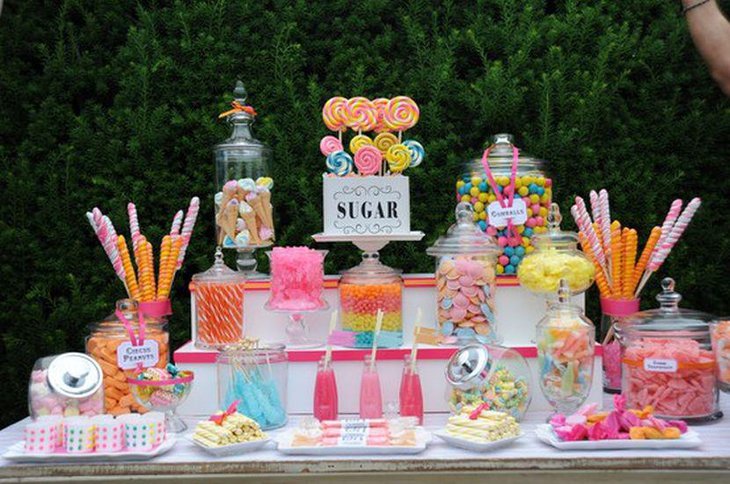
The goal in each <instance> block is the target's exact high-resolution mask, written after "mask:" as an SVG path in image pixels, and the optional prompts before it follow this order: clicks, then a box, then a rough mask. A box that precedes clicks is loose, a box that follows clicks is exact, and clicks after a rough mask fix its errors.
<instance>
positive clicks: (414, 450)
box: [277, 427, 431, 455]
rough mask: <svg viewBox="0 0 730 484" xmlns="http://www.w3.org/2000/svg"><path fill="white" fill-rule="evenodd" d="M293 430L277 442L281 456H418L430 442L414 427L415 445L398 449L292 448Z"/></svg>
mask: <svg viewBox="0 0 730 484" xmlns="http://www.w3.org/2000/svg"><path fill="white" fill-rule="evenodd" d="M294 432H295V431H294V430H291V431H289V432H286V433H285V434H284V435H282V436H281V437H280V438H279V440H278V447H277V449H278V450H279V452H281V453H282V454H289V455H393V454H420V453H421V452H423V451H424V450H426V446H428V444H429V443H430V442H431V434H430V433H429V432H427V431H426V430H424V428H423V427H416V445H414V446H412V447H405V446H404V447H400V446H393V445H383V446H375V445H371V446H343V445H340V446H326V447H292V446H291V442H292V439H293V438H294Z"/></svg>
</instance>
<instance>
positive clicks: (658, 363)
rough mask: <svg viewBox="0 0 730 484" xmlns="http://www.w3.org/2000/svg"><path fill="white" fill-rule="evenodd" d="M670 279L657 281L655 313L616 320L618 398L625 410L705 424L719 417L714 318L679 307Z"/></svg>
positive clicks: (649, 312) (652, 311)
mask: <svg viewBox="0 0 730 484" xmlns="http://www.w3.org/2000/svg"><path fill="white" fill-rule="evenodd" d="M681 300H682V296H681V295H680V294H679V293H677V292H675V291H674V280H673V279H671V278H665V279H664V280H662V292H661V293H660V294H659V295H658V296H657V301H659V309H652V310H649V311H642V312H638V313H635V314H633V315H631V316H629V317H627V318H624V319H622V320H620V321H618V322H617V323H616V325H615V332H616V337H617V338H618V340H619V343H620V344H621V348H622V359H621V362H622V377H621V378H622V379H621V394H622V395H623V396H624V397H626V405H627V407H629V408H644V407H645V406H647V405H651V406H653V407H654V413H655V415H656V416H658V417H662V418H669V419H682V420H687V421H690V422H705V421H711V420H716V419H718V418H720V417H722V412H721V411H720V408H719V403H718V399H719V392H718V386H717V380H716V377H715V371H716V368H715V364H716V361H715V355H714V353H713V352H712V342H711V337H710V325H709V322H710V321H712V320H713V316H711V315H709V314H706V313H702V312H699V311H693V310H689V309H681V308H679V302H680V301H681Z"/></svg>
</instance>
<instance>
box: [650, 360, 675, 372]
mask: <svg viewBox="0 0 730 484" xmlns="http://www.w3.org/2000/svg"><path fill="white" fill-rule="evenodd" d="M644 370H646V371H651V372H653V373H676V372H677V360H673V359H663V358H646V359H645V360H644Z"/></svg>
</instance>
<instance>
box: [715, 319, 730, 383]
mask: <svg viewBox="0 0 730 484" xmlns="http://www.w3.org/2000/svg"><path fill="white" fill-rule="evenodd" d="M712 348H713V349H714V351H715V358H716V359H717V380H718V384H719V385H720V388H722V389H723V391H728V390H730V321H718V322H717V323H715V324H714V325H713V326H712Z"/></svg>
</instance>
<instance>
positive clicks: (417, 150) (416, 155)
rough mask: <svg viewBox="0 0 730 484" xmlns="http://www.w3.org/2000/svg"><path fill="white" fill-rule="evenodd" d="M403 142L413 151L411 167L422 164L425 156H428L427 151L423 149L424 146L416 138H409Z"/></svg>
mask: <svg viewBox="0 0 730 484" xmlns="http://www.w3.org/2000/svg"><path fill="white" fill-rule="evenodd" d="M403 144H404V145H405V146H406V147H407V148H408V151H410V153H411V166H410V167H411V168H415V167H416V166H418V165H420V164H421V162H422V161H423V158H424V157H425V156H426V152H425V151H424V150H423V146H422V145H421V143H419V142H418V141H416V140H413V139H407V140H405V141H404V142H403Z"/></svg>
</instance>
